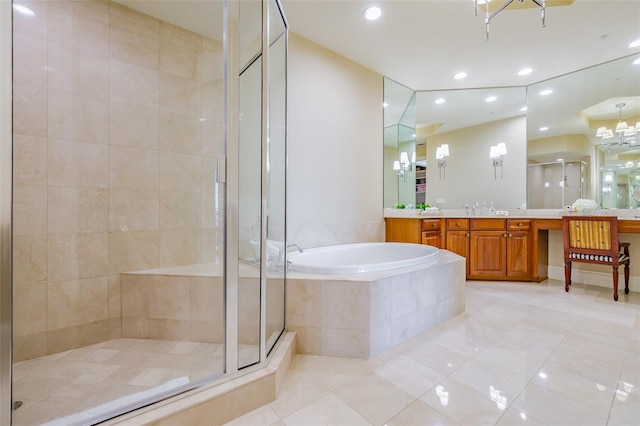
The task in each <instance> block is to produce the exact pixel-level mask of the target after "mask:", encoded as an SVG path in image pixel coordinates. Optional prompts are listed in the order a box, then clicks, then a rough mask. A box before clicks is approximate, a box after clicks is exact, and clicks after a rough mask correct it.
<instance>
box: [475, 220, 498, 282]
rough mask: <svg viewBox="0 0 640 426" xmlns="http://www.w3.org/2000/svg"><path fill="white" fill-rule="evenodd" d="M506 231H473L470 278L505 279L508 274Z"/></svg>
mask: <svg viewBox="0 0 640 426" xmlns="http://www.w3.org/2000/svg"><path fill="white" fill-rule="evenodd" d="M506 235H507V234H506V232H505V231H471V237H470V238H471V239H470V247H469V251H470V252H469V277H470V278H475V279H504V278H505V275H506V272H507V253H506V249H507V242H506V239H507V237H506Z"/></svg>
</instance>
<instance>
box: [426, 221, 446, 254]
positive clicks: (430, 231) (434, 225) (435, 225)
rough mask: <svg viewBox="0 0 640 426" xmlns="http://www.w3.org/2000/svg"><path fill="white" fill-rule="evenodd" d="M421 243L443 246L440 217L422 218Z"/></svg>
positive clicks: (442, 230) (443, 239)
mask: <svg viewBox="0 0 640 426" xmlns="http://www.w3.org/2000/svg"><path fill="white" fill-rule="evenodd" d="M422 244H427V245H430V246H434V247H438V248H445V238H444V229H443V226H442V219H422Z"/></svg>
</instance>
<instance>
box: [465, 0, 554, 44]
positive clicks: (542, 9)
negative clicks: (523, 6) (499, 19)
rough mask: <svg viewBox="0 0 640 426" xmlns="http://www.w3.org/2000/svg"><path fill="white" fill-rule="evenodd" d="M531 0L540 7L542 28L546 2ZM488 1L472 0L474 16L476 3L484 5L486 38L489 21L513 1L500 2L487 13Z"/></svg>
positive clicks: (476, 7)
mask: <svg viewBox="0 0 640 426" xmlns="http://www.w3.org/2000/svg"><path fill="white" fill-rule="evenodd" d="M518 1H519V2H520V3H522V2H524V1H525V0H518ZM531 1H532V2H534V3H535V4H537V5H538V6H539V7H540V16H541V18H542V28H544V18H545V10H546V9H547V2H546V1H545V0H531ZM489 2H491V0H473V5H474V7H475V10H476V16H478V5H480V4H484V5H485V18H484V28H485V31H486V33H487V40H489V24H490V23H491V20H492V19H493V18H495V17H496V15H497V14H498V13H500V12H502V11H503V10H504V9H505V8H506V7H507V6H509V5H510V4H511V3H513V2H514V0H506V1H505V2H504V3H503V4H502V6H500V7H498V8H497V9H496V10H494V11H493V12H492V13H489Z"/></svg>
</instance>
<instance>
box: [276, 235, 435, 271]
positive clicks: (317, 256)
mask: <svg viewBox="0 0 640 426" xmlns="http://www.w3.org/2000/svg"><path fill="white" fill-rule="evenodd" d="M439 256H440V250H439V249H438V248H436V247H433V246H427V245H422V244H409V243H364V244H343V245H337V246H327V247H317V248H312V249H305V250H304V251H303V252H291V253H289V254H288V255H287V262H288V266H289V268H290V270H291V271H296V272H307V273H313V274H329V275H331V274H354V273H363V272H377V271H386V270H389V269H398V268H404V267H407V266H415V265H426V264H430V263H432V262H435V261H437V260H438V258H439Z"/></svg>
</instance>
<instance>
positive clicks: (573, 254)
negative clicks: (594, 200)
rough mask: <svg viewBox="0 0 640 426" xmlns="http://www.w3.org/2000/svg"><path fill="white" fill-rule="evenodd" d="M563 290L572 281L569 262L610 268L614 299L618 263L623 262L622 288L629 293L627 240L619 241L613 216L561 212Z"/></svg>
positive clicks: (615, 220)
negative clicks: (577, 214) (566, 214)
mask: <svg viewBox="0 0 640 426" xmlns="http://www.w3.org/2000/svg"><path fill="white" fill-rule="evenodd" d="M562 234H563V240H564V280H565V285H564V290H565V291H569V286H570V285H571V263H572V262H583V263H595V264H598V265H609V266H611V267H612V268H613V300H618V267H619V266H620V265H624V292H625V294H628V293H629V243H621V242H619V241H618V218H617V217H615V216H563V217H562Z"/></svg>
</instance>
